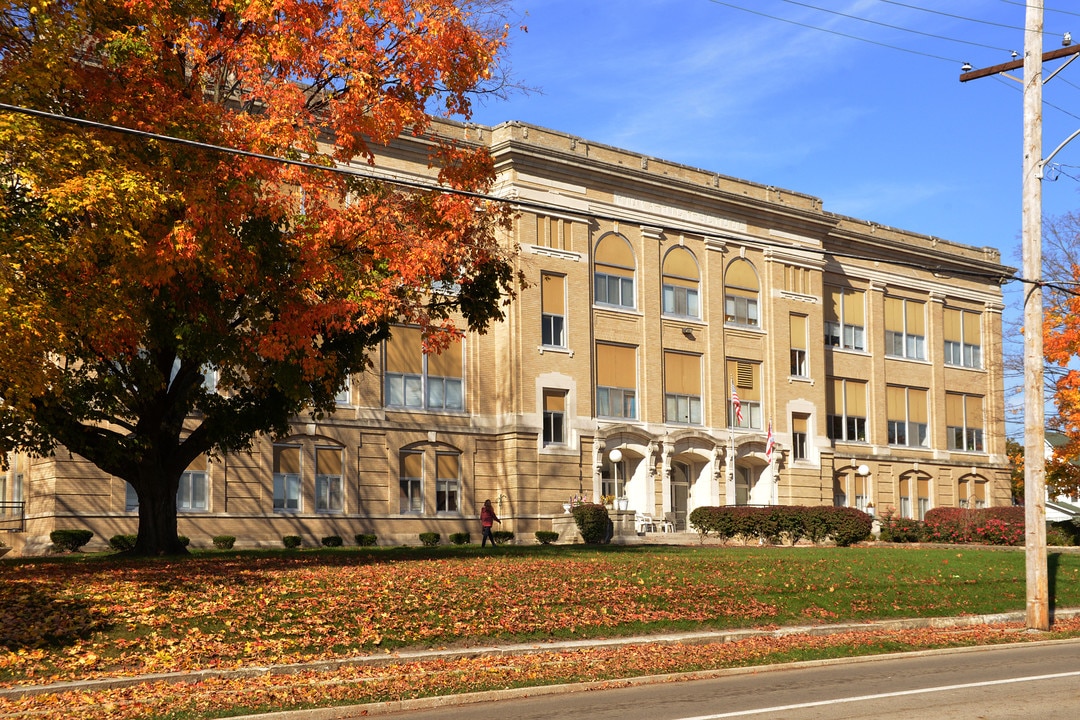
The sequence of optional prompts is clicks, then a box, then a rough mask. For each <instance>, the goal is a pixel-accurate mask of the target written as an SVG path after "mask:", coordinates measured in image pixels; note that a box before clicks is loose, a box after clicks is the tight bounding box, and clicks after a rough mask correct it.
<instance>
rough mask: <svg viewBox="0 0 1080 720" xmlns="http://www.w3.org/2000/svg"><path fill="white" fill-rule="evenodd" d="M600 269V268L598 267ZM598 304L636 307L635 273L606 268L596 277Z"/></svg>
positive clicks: (595, 288) (598, 272) (596, 274)
mask: <svg viewBox="0 0 1080 720" xmlns="http://www.w3.org/2000/svg"><path fill="white" fill-rule="evenodd" d="M597 267H598V268H599V267H600V266H599V265H597ZM593 290H594V292H595V294H596V302H597V303H600V304H603V305H616V306H619V307H624V308H632V307H634V271H633V270H622V269H621V268H614V267H609V266H604V269H603V270H599V269H598V270H597V271H596V273H595V275H594V288H593Z"/></svg>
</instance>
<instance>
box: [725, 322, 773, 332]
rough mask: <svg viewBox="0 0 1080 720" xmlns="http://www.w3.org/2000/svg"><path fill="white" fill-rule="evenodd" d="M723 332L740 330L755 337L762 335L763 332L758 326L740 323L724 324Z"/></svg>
mask: <svg viewBox="0 0 1080 720" xmlns="http://www.w3.org/2000/svg"><path fill="white" fill-rule="evenodd" d="M724 329H725V330H741V331H743V332H748V333H754V334H755V335H764V334H765V330H764V328H762V327H761V326H760V325H742V324H740V323H733V322H724Z"/></svg>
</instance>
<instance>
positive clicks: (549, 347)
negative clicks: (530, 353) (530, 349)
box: [536, 345, 574, 357]
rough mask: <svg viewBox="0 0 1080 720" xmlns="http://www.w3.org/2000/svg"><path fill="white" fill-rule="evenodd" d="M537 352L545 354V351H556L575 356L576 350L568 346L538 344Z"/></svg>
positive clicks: (556, 352)
mask: <svg viewBox="0 0 1080 720" xmlns="http://www.w3.org/2000/svg"><path fill="white" fill-rule="evenodd" d="M536 352H538V353H540V354H541V355H543V354H544V353H555V354H557V355H568V356H570V357H574V351H573V350H571V349H570V348H567V347H560V346H559V345H537V346H536Z"/></svg>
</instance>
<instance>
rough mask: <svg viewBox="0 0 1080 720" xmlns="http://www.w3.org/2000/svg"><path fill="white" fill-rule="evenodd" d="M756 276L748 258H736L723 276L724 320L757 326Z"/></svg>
mask: <svg viewBox="0 0 1080 720" xmlns="http://www.w3.org/2000/svg"><path fill="white" fill-rule="evenodd" d="M758 290H759V286H758V277H757V272H755V270H754V266H753V265H751V264H750V262H749V261H748V260H743V259H742V258H736V259H735V260H733V261H732V262H731V264H730V265H728V267H727V274H726V275H725V276H724V322H727V323H731V324H733V325H747V326H749V327H759V326H760V325H761V322H760V320H759V319H758V318H759V315H758Z"/></svg>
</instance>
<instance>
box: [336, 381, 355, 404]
mask: <svg viewBox="0 0 1080 720" xmlns="http://www.w3.org/2000/svg"><path fill="white" fill-rule="evenodd" d="M334 402H335V403H337V404H338V405H352V383H351V382H350V379H349V378H345V384H344V385H343V386H342V387H341V389H339V390H338V391H337V395H335V396H334Z"/></svg>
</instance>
